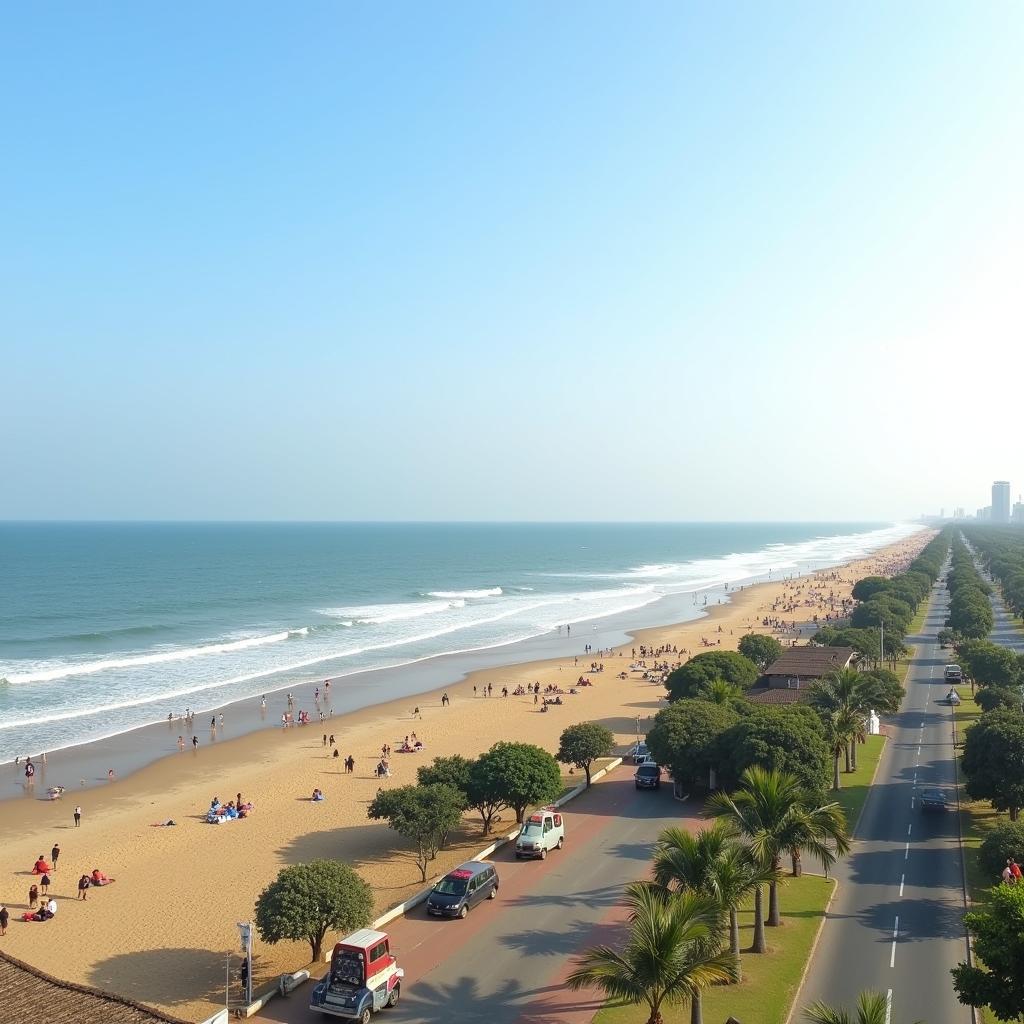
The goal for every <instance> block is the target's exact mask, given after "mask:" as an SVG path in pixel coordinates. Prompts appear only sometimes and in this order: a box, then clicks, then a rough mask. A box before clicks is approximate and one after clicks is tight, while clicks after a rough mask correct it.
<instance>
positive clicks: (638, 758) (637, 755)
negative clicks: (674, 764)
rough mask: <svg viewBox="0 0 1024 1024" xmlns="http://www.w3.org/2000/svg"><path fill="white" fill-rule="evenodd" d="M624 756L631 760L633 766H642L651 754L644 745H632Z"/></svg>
mask: <svg viewBox="0 0 1024 1024" xmlns="http://www.w3.org/2000/svg"><path fill="white" fill-rule="evenodd" d="M626 756H627V757H631V758H632V759H633V764H643V762H644V761H646V760H647V758H648V757H650V756H651V752H650V751H649V750H648V749H647V744H646V743H634V744H633V746H631V747H630V748H629V753H628V754H627V755H626Z"/></svg>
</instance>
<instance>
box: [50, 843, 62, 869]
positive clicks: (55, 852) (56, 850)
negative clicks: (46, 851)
mask: <svg viewBox="0 0 1024 1024" xmlns="http://www.w3.org/2000/svg"><path fill="white" fill-rule="evenodd" d="M59 859H60V843H54V844H53V849H52V850H51V851H50V863H51V864H52V865H53V870H54V871H56V870H57V861H58V860H59Z"/></svg>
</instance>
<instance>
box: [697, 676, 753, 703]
mask: <svg viewBox="0 0 1024 1024" xmlns="http://www.w3.org/2000/svg"><path fill="white" fill-rule="evenodd" d="M696 697H697V700H706V701H708V702H709V703H711V704H721V705H723V706H725V707H735V706H736V702H737V701H741V700H743V691H742V690H741V689H740V688H739V687H738V686H737V685H736V684H735V683H727V682H726V681H725V680H724V679H715V680H714V681H713V682H710V683H705V684H704V685H703V686H702V687H701V688H700V689H699V690H698V691H697V694H696Z"/></svg>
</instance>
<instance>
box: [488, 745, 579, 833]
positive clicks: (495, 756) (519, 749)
mask: <svg viewBox="0 0 1024 1024" xmlns="http://www.w3.org/2000/svg"><path fill="white" fill-rule="evenodd" d="M479 763H481V764H483V765H484V771H485V772H486V774H487V777H488V779H489V780H490V782H491V784H492V785H493V787H494V789H493V793H494V795H495V797H496V798H497V799H499V800H501V802H502V803H503V804H505V806H506V807H511V808H512V810H514V811H515V812H516V822H517V823H518V824H520V825H521V824H522V822H523V815H524V813H525V811H526V808H527V807H529V806H531V805H536V804H543V803H546V802H547V801H549V800H554V799H555V798H556V797H557V796H558V795H559V794H560V793H561V792H562V772H561V770H560V769H559V767H558V762H557V761H556V760H555V759H554V758H553V757H552V756H551V755H550V754H549V753H548V752H547V751H546V750H544V749H543V748H541V747H537V746H534V745H533V744H532V743H505V742H502V743H495V744H494V746H493V747H491V749H490V750H488V751H487V753H486V754H483V755H481V757H480V759H479Z"/></svg>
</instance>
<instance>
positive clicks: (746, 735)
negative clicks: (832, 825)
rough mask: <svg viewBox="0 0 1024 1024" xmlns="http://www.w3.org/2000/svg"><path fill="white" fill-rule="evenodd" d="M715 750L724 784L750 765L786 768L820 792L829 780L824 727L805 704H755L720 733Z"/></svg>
mask: <svg viewBox="0 0 1024 1024" xmlns="http://www.w3.org/2000/svg"><path fill="white" fill-rule="evenodd" d="M719 750H720V751H721V760H720V764H721V769H722V772H723V774H724V775H725V778H726V782H727V783H728V784H734V783H735V782H736V781H738V780H739V778H740V776H742V774H743V772H744V771H745V770H746V769H747V768H749V767H751V766H752V765H759V766H760V767H762V768H774V769H776V770H778V771H786V772H790V773H792V774H793V775H795V776H796V777H797V778H798V779H799V780H800V783H801V785H803V786H804V787H805V788H807V789H810V790H814V791H815V792H818V793H822V794H823V793H825V792H826V791H827V790H828V788H829V786H830V785H831V782H832V772H831V758H830V755H829V751H828V747H827V746H826V744H825V734H824V729H823V727H822V724H821V721H820V720H819V718H818V715H817V713H816V712H815V711H814V709H813V708H810V707H807V706H806V705H792V706H790V707H773V706H768V707H759V708H756V709H755V710H753V711H752V712H751V713H750V714H749V715H747V716H746V717H744V718H742V719H740V721H739V722H737V723H736V724H735V725H734V726H732V728H730V729H729V731H728V732H727V733H725V734H724V735H723V736H722V738H721V741H720V743H719Z"/></svg>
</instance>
